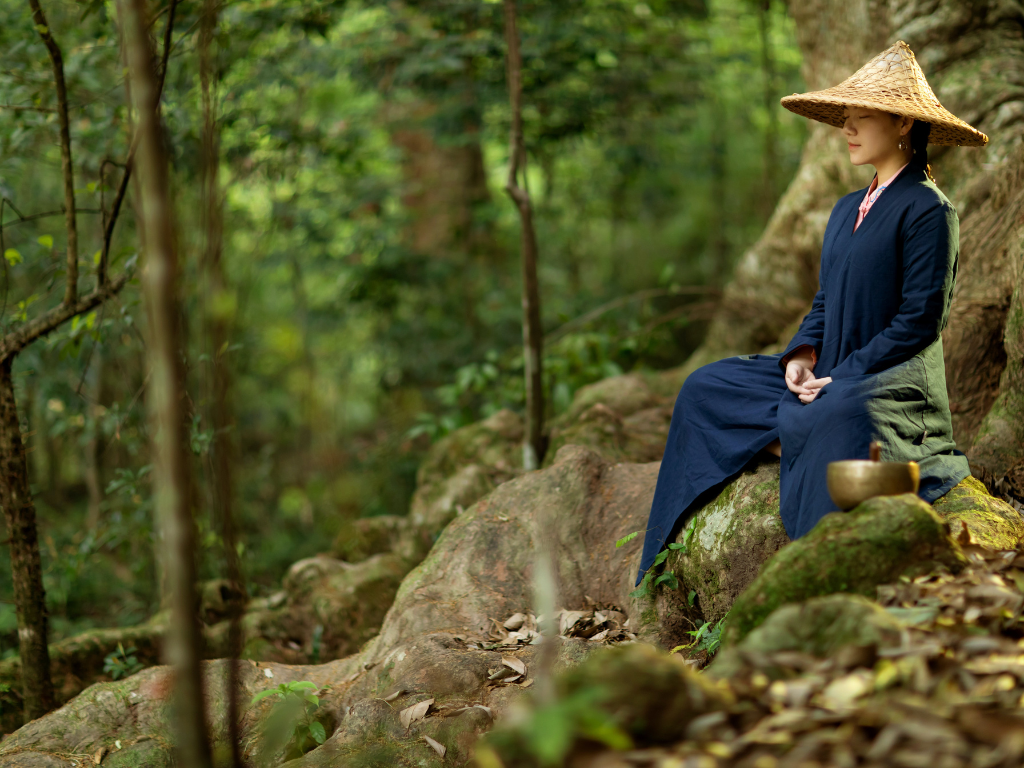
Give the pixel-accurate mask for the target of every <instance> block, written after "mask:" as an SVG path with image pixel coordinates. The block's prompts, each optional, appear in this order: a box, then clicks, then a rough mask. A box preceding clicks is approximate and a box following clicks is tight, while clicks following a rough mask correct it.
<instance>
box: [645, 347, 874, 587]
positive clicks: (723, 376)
mask: <svg viewBox="0 0 1024 768" xmlns="http://www.w3.org/2000/svg"><path fill="white" fill-rule="evenodd" d="M781 357H782V355H781V354H780V355H741V356H739V357H730V358H726V359H724V360H719V361H718V362H715V363H711V364H710V365H705V366H703V367H702V368H698V369H697V370H696V371H694V372H693V373H692V374H690V376H689V377H688V378H687V379H686V382H685V383H684V384H683V387H682V389H681V390H680V392H679V396H678V398H677V399H676V405H675V410H674V411H673V414H672V424H671V427H670V428H669V435H668V441H667V443H666V445H665V456H664V458H663V459H662V462H661V470H660V471H659V473H658V484H657V488H656V490H655V494H654V502H653V504H652V506H651V515H650V520H649V522H648V527H647V531H646V536H645V538H644V550H643V557H642V560H641V563H642V567H641V570H640V573H639V574H638V576H637V582H638V583H639V581H640V579H641V578H642V577H643V574H644V572H645V571H646V570H647V568H649V567H650V565H651V563H652V562H653V561H654V557H655V555H657V554H658V552H659V551H660V550H661V549H662V548H663V547H664V546H665V544H666V543H668V542H670V541H672V539H673V538H674V536H675V534H676V533H677V532H678V527H679V526H681V525H682V524H683V523H684V522H685V521H686V518H687V516H686V514H685V513H686V512H687V511H690V508H691V506H693V504H694V502H695V501H696V500H697V499H698V498H699V497H701V495H702V494H704V493H705V492H706V491H708V490H711V489H714V488H715V487H716V486H718V485H720V484H721V483H723V482H725V481H726V480H728V479H730V478H731V477H732V476H734V475H736V474H737V473H738V472H740V471H741V470H742V469H743V467H744V466H746V464H747V463H748V462H749V461H750V460H751V459H752V458H753V457H754V456H755V455H756V454H757V453H758V452H760V451H761V450H762V449H763V448H765V447H766V446H768V445H769V444H771V443H772V442H774V441H775V440H776V439H777V438H778V439H781V440H782V442H783V446H784V447H783V461H782V462H781V468H780V477H779V481H780V488H779V492H780V496H781V498H782V499H784V500H785V501H784V503H783V504H782V510H781V514H782V521H783V524H784V525H785V527H786V533H788V534H789V536H790V538H792V539H796V538H799V537H800V536H802V535H804V534H805V533H807V532H808V531H809V530H810V529H811V528H813V527H814V525H815V523H817V522H818V520H819V519H821V518H822V517H823V516H824V515H825V514H827V513H828V512H831V511H833V510H834V508H835V506H834V505H833V503H832V501H831V498H830V497H829V494H828V487H827V485H826V482H825V473H824V472H823V471H821V469H822V468H823V467H825V466H827V463H828V462H829V461H838V460H840V459H846V458H866V457H867V453H868V445H869V444H870V442H871V436H872V422H871V419H870V416H869V414H868V411H867V409H866V407H865V403H864V398H863V397H858V396H850V397H829V396H828V394H829V389H830V388H832V387H833V385H832V384H829V385H827V386H826V387H825V388H824V389H822V391H821V393H820V394H819V396H818V397H817V398H815V400H814V401H813V402H812V403H810V404H809V405H805V404H804V403H802V402H800V399H799V398H798V397H797V396H796V395H794V394H793V393H792V392H790V391H789V389H788V388H787V387H786V381H785V376H784V374H783V372H782V370H781V368H780V366H779V359H780V358H781ZM851 394H853V393H851ZM780 411H781V412H782V413H783V414H784V419H783V423H784V424H785V425H786V430H785V431H786V434H783V435H780V432H779V413H780ZM787 438H788V439H787ZM808 438H810V440H809V439H808ZM808 442H810V444H808ZM786 448H789V449H790V450H789V451H788V452H787V451H786ZM790 457H792V458H793V460H792V461H790ZM801 457H802V458H803V460H801Z"/></svg>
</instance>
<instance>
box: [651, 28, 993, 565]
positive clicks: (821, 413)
mask: <svg viewBox="0 0 1024 768" xmlns="http://www.w3.org/2000/svg"><path fill="white" fill-rule="evenodd" d="M782 105H783V106H785V107H786V108H787V109H789V110H791V111H793V112H795V113H797V114H799V115H803V116H805V117H809V118H812V119H815V120H819V121H821V122H825V123H829V124H830V125H833V126H836V127H837V128H841V129H842V133H843V136H844V137H845V138H846V141H847V146H848V150H849V153H850V161H851V162H852V163H853V164H854V165H865V164H870V165H873V166H874V167H875V170H876V175H875V178H874V179H873V180H872V182H871V185H870V186H869V187H868V188H867V189H866V190H865V189H862V190H858V191H856V192H852V193H850V194H848V195H846V196H845V197H843V198H842V199H840V200H839V202H838V203H836V205H835V207H834V208H833V209H832V215H831V216H830V218H829V222H828V226H827V228H826V230H825V237H824V242H823V245H822V251H821V268H820V272H819V290H818V292H817V295H816V296H815V297H814V303H813V305H812V308H811V311H810V313H808V314H807V316H806V317H804V319H803V322H802V323H801V324H800V329H799V331H797V334H796V336H794V337H793V340H792V341H791V342H790V343H789V346H788V347H787V348H786V350H785V351H784V352H783V353H782V354H779V355H741V356H739V357H733V358H727V359H725V360H720V361H718V362H716V363H712V364H710V365H706V366H704V367H703V368H700V369H698V370H697V371H694V372H693V373H692V374H691V375H690V376H689V377H688V378H687V380H686V383H685V384H684V385H683V388H682V390H681V391H680V393H679V397H678V399H677V401H676V406H675V411H674V413H673V416H672V425H671V428H670V431H669V436H668V442H667V445H666V448H665V457H664V459H663V461H662V464H661V471H660V473H659V475H658V485H657V489H656V490H655V494H654V502H653V504H652V506H651V515H650V520H649V522H648V526H647V532H646V538H645V540H644V551H643V556H642V559H641V566H640V573H639V575H638V576H637V583H639V581H640V579H641V578H642V577H643V575H644V573H645V572H646V571H647V569H648V568H650V567H651V565H652V563H653V561H654V558H655V556H656V555H657V554H658V552H659V551H660V550H661V549H662V547H664V546H665V544H666V543H667V542H669V541H672V539H673V537H674V536H675V535H677V533H678V531H679V529H680V527H681V526H682V524H683V523H684V522H685V520H686V515H687V514H688V513H690V512H692V511H694V510H695V509H697V508H699V506H700V505H701V504H703V503H706V502H707V501H708V500H709V498H708V497H709V496H710V495H711V494H714V493H716V492H717V491H718V489H719V488H720V487H721V484H722V483H724V482H725V481H727V480H729V479H731V478H732V476H734V475H735V474H736V473H738V472H739V471H741V470H742V469H743V467H744V466H745V465H746V464H747V463H748V462H749V461H750V459H752V458H753V457H754V456H755V455H757V454H758V453H759V452H760V451H762V450H767V451H769V452H771V453H774V454H775V455H776V456H779V457H780V459H781V466H780V497H781V498H780V511H781V514H782V522H783V524H784V525H785V527H786V532H787V533H788V534H789V536H790V538H792V539H796V538H799V537H800V536H803V535H804V534H805V533H807V532H808V531H810V530H811V529H812V528H813V527H814V525H815V524H816V523H817V522H818V520H820V519H821V518H822V517H824V516H825V515H826V514H828V513H829V512H831V511H833V510H834V505H833V504H832V501H831V500H830V498H829V495H828V488H827V487H826V482H825V473H826V467H827V466H828V463H829V462H830V461H838V460H841V459H855V458H867V456H868V447H869V445H870V443H871V442H872V441H874V440H877V441H879V442H880V443H881V445H882V458H883V459H884V460H886V461H916V462H917V463H918V464H919V465H920V469H921V486H920V491H919V495H920V497H921V498H922V499H924V500H925V501H927V502H929V503H930V502H933V501H935V500H936V499H937V498H939V497H940V496H942V495H943V494H945V493H946V492H947V491H948V490H949V489H950V488H952V487H953V486H954V485H956V484H957V483H959V482H960V481H961V480H963V479H964V478H965V477H967V476H968V475H969V474H970V469H969V467H968V464H967V459H966V457H964V455H963V454H962V453H961V452H960V451H958V450H956V446H955V444H954V442H953V438H952V427H951V423H950V414H949V401H948V399H947V396H946V379H945V369H944V367H943V361H942V338H941V335H940V334H941V331H942V329H943V328H944V327H945V325H946V321H947V319H948V317H949V305H950V300H951V298H952V293H953V283H954V280H955V277H956V269H957V254H958V251H959V223H958V220H957V215H956V210H955V209H954V208H953V206H952V205H951V204H950V202H949V200H948V199H946V196H945V195H943V194H942V192H941V191H940V190H939V188H938V187H937V186H935V182H934V179H933V178H932V176H931V168H930V166H929V165H928V150H927V145H928V143H929V142H930V143H932V144H946V145H957V146H960V145H973V146H982V145H984V144H985V143H986V142H987V141H988V137H987V136H985V135H984V134H983V133H980V132H979V131H977V130H975V129H974V128H972V127H971V126H969V125H968V124H967V123H965V122H963V121H962V120H960V119H959V118H957V117H956V116H954V115H952V114H951V113H949V112H947V111H946V110H945V109H943V107H942V105H941V104H939V102H938V100H937V99H936V98H935V95H934V94H933V93H932V90H931V88H930V87H929V86H928V83H927V81H926V80H925V77H924V73H923V72H922V71H921V69H920V67H919V66H918V64H917V61H916V60H915V58H914V54H913V52H912V51H911V50H910V47H909V46H908V45H907V44H906V43H904V42H902V41H900V42H898V43H896V44H895V45H893V46H892V47H891V48H889V49H888V50H886V51H884V52H882V53H881V54H879V55H878V56H876V57H875V58H873V59H872V60H871V61H869V62H868V63H867V64H866V65H864V67H862V68H861V69H860V70H858V71H857V72H856V73H855V74H854V75H852V76H851V77H850V78H848V79H847V80H845V81H844V82H843V83H841V84H840V85H838V86H835V87H833V88H829V89H826V90H824V91H815V92H812V93H805V94H802V95H798V94H793V95H792V96H787V97H785V98H784V99H782Z"/></svg>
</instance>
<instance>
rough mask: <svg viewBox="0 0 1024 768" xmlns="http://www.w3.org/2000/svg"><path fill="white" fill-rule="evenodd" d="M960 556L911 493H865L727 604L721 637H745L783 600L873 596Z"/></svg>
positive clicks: (957, 562) (960, 560)
mask: <svg viewBox="0 0 1024 768" xmlns="http://www.w3.org/2000/svg"><path fill="white" fill-rule="evenodd" d="M965 563H966V560H965V559H964V557H963V555H962V554H961V553H960V551H959V547H958V546H957V544H956V542H955V541H954V540H953V539H952V538H951V537H950V535H949V528H948V526H947V525H946V524H945V522H943V520H942V518H940V517H939V516H938V515H937V514H936V513H935V511H934V510H933V509H932V508H931V507H930V506H929V505H928V504H925V503H924V502H923V501H921V500H920V499H919V498H918V497H917V496H916V495H914V494H909V493H908V494H903V495H900V496H882V497H877V498H874V499H869V500H868V501H865V502H864V503H863V504H861V505H859V506H858V507H856V508H855V509H853V510H851V511H850V512H846V513H842V512H834V513H831V514H829V515H826V516H825V517H824V518H822V519H821V521H819V523H818V524H817V525H816V526H815V527H814V529H813V530H812V531H811V532H810V533H808V534H807V535H806V536H804V537H802V538H800V539H798V540H797V541H795V542H792V543H791V544H790V545H789V546H787V547H785V548H783V549H782V550H781V551H779V552H778V553H777V554H776V555H775V556H774V557H773V558H772V559H771V560H770V561H769V562H768V563H767V564H766V565H765V567H764V568H763V569H762V570H761V573H760V574H759V575H758V576H757V578H756V579H754V581H753V582H752V583H751V585H750V586H749V587H748V588H747V589H746V591H745V592H744V593H743V594H742V595H740V597H739V598H738V599H737V600H736V602H735V603H734V604H733V607H732V610H731V611H730V614H729V621H728V623H727V624H726V630H725V633H724V637H723V643H724V644H726V645H729V644H733V643H736V642H738V641H739V640H741V639H743V637H745V636H746V635H747V634H749V633H750V631H751V630H753V629H754V628H755V627H757V626H758V625H759V624H760V623H761V622H762V621H764V620H765V619H766V618H767V617H768V615H769V614H771V613H772V612H773V611H774V610H775V609H776V608H779V607H780V606H782V605H785V604H786V603H798V602H802V601H804V600H807V599H808V598H811V597H818V596H822V595H830V594H835V593H838V592H849V593H854V594H863V595H867V596H874V594H875V588H876V587H877V586H878V585H879V584H885V583H888V582H891V581H895V580H896V579H897V578H898V577H899V576H903V575H913V576H916V575H920V574H923V573H930V572H932V571H935V570H936V569H949V570H951V571H954V572H955V571H958V570H960V569H961V568H963V566H964V564H965Z"/></svg>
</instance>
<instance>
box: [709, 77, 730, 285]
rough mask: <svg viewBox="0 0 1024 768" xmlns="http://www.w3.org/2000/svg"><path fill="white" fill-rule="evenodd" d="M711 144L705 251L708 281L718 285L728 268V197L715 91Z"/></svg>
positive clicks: (721, 114)
mask: <svg viewBox="0 0 1024 768" xmlns="http://www.w3.org/2000/svg"><path fill="white" fill-rule="evenodd" d="M710 100H711V122H712V126H711V146H710V147H709V154H710V158H709V160H710V162H711V190H710V194H709V195H708V197H709V198H710V203H711V215H710V217H709V218H710V221H709V223H708V229H709V230H710V231H709V235H710V237H709V242H708V252H709V253H710V255H711V269H710V270H709V271H710V275H711V283H712V285H714V286H716V287H720V286H721V285H722V283H723V282H724V281H725V278H726V274H727V273H728V269H729V237H728V235H727V233H726V232H727V229H728V221H727V219H728V214H729V210H730V206H729V200H728V198H727V196H726V173H727V172H728V168H727V165H726V163H727V160H728V157H727V151H728V148H727V146H726V143H725V130H724V129H723V128H722V126H723V125H724V123H725V120H726V115H725V110H724V109H723V108H722V102H721V99H719V98H718V94H711V97H710Z"/></svg>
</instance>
